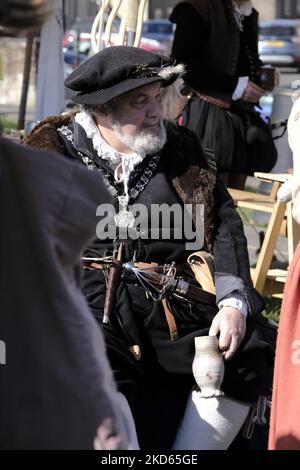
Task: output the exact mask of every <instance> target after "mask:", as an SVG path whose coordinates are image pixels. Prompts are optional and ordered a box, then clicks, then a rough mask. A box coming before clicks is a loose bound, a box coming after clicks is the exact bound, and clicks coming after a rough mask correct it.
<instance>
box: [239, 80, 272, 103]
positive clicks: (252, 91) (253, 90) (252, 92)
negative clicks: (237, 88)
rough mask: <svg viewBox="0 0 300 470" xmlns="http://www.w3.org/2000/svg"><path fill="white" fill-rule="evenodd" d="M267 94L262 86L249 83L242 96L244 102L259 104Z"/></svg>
mask: <svg viewBox="0 0 300 470" xmlns="http://www.w3.org/2000/svg"><path fill="white" fill-rule="evenodd" d="M265 93H266V90H263V89H262V88H260V86H258V85H256V84H255V83H253V82H250V81H249V82H248V84H247V87H246V89H245V91H244V94H243V96H242V100H243V101H246V103H257V102H258V101H259V100H260V98H261V97H262V96H263V95H265Z"/></svg>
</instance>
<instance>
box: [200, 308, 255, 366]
mask: <svg viewBox="0 0 300 470" xmlns="http://www.w3.org/2000/svg"><path fill="white" fill-rule="evenodd" d="M245 333H246V317H245V316H244V315H242V314H241V312H240V311H239V310H237V309H236V308H233V307H222V308H221V310H220V311H219V312H218V313H217V315H216V316H215V318H214V319H213V322H212V324H211V327H210V330H209V335H210V336H218V335H219V349H220V350H221V351H223V356H224V359H225V360H228V359H230V358H231V357H232V356H233V355H234V353H235V352H236V350H237V349H238V347H239V345H240V344H241V342H242V341H243V339H244V336H245Z"/></svg>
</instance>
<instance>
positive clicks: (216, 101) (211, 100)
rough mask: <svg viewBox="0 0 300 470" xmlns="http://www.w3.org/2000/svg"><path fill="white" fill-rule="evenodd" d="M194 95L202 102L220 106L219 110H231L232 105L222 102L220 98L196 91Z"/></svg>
mask: <svg viewBox="0 0 300 470" xmlns="http://www.w3.org/2000/svg"><path fill="white" fill-rule="evenodd" d="M194 94H195V95H196V96H197V97H198V98H200V99H201V100H203V101H207V102H208V103H210V104H213V105H215V106H218V107H219V108H223V109H230V103H228V101H224V100H220V99H219V98H214V97H212V96H209V95H205V94H203V93H199V92H198V91H194Z"/></svg>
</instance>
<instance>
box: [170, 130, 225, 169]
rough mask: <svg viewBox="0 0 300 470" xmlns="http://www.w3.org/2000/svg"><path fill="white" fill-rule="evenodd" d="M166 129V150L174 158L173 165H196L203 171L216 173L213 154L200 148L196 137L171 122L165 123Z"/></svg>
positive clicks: (189, 131) (191, 132)
mask: <svg viewBox="0 0 300 470" xmlns="http://www.w3.org/2000/svg"><path fill="white" fill-rule="evenodd" d="M165 125H166V129H167V148H168V150H169V151H170V152H171V153H172V159H173V157H174V164H175V165H176V164H177V163H178V164H179V163H181V164H184V165H185V166H190V165H196V166H199V167H201V168H203V169H205V170H210V171H213V172H215V171H216V163H215V158H214V154H213V152H212V151H211V150H210V149H204V148H202V146H201V143H200V141H199V138H198V137H197V135H196V134H195V133H194V132H193V131H191V130H189V129H188V128H187V127H185V126H179V125H177V124H175V123H173V122H171V121H167V122H166V123H165Z"/></svg>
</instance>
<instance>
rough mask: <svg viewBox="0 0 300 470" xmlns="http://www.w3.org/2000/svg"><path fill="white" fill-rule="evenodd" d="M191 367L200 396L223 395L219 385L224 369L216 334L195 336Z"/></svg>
mask: <svg viewBox="0 0 300 470" xmlns="http://www.w3.org/2000/svg"><path fill="white" fill-rule="evenodd" d="M192 367H193V374H194V377H195V380H196V383H197V385H198V387H199V388H200V395H199V396H200V397H204V398H209V397H218V396H221V395H224V393H223V392H222V390H221V389H220V386H221V385H222V381H223V377H224V370H225V369H224V362H223V358H222V355H221V353H220V352H219V347H218V338H217V337H216V336H198V337H196V338H195V358H194V361H193V366H192Z"/></svg>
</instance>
